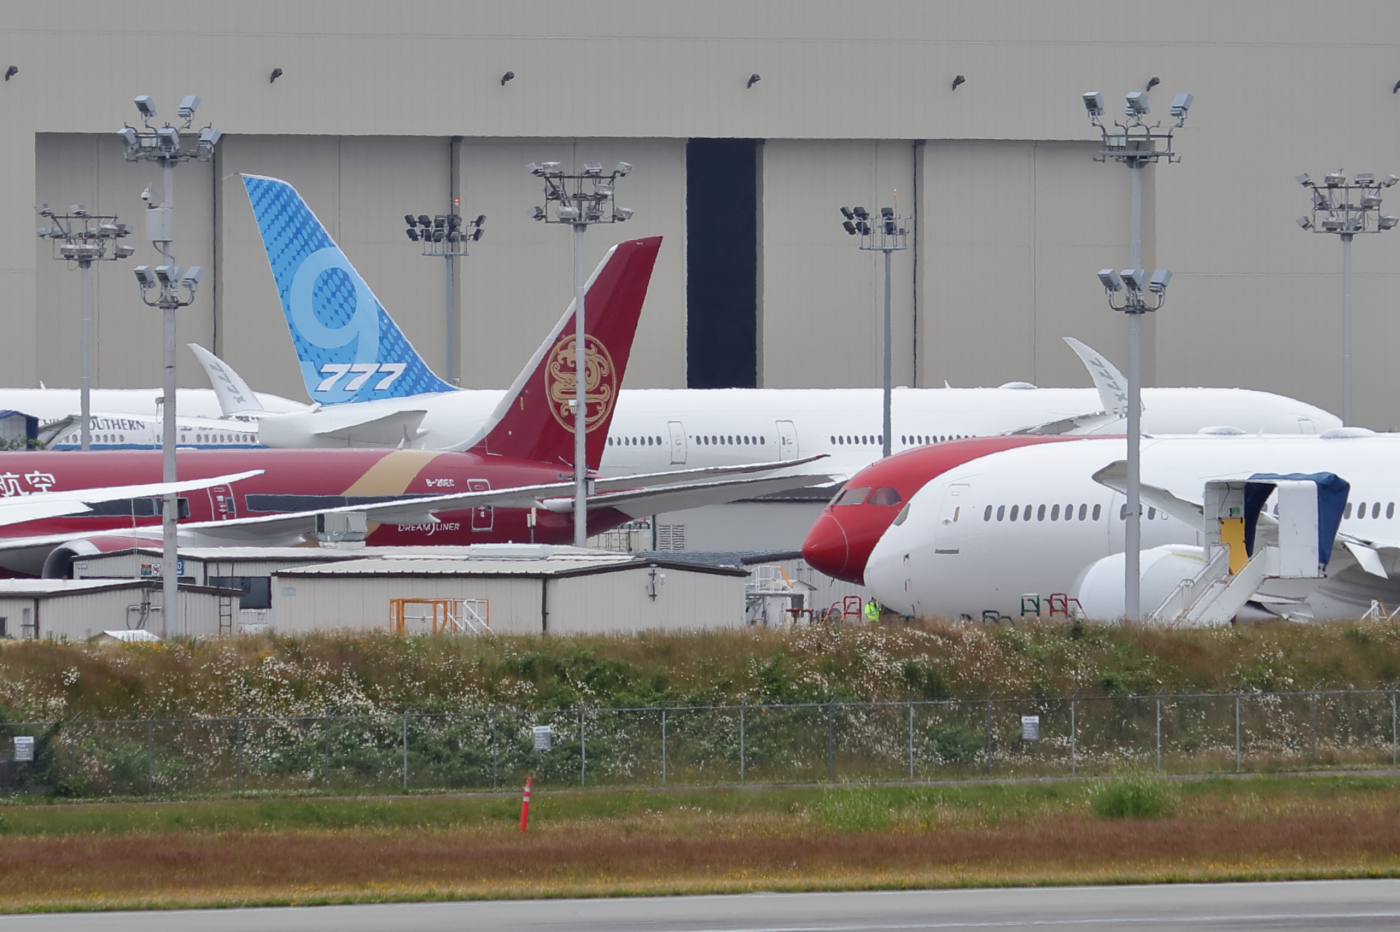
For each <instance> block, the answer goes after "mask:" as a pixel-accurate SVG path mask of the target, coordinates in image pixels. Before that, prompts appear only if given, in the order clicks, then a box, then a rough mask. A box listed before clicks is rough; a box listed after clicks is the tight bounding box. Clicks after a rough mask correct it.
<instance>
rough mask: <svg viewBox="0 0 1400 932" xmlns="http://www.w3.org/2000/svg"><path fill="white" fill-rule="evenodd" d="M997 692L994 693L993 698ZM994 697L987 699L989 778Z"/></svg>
mask: <svg viewBox="0 0 1400 932" xmlns="http://www.w3.org/2000/svg"><path fill="white" fill-rule="evenodd" d="M995 695H996V690H993V691H992V696H995ZM992 696H988V697H987V776H991V775H992Z"/></svg>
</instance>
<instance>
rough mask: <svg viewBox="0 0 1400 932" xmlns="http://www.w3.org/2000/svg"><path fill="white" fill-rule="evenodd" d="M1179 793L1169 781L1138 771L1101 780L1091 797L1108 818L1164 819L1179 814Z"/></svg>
mask: <svg viewBox="0 0 1400 932" xmlns="http://www.w3.org/2000/svg"><path fill="white" fill-rule="evenodd" d="M1177 796H1178V793H1177V789H1176V787H1174V786H1172V785H1171V784H1169V783H1167V782H1166V781H1164V780H1160V779H1155V778H1153V777H1149V776H1147V775H1146V774H1140V773H1138V774H1128V775H1126V776H1122V777H1117V778H1115V779H1112V780H1105V781H1103V782H1102V783H1099V784H1098V785H1096V786H1094V787H1093V788H1092V789H1091V790H1090V796H1089V799H1090V802H1091V803H1092V805H1093V807H1094V812H1095V814H1097V815H1099V816H1101V817H1102V818H1105V819H1161V818H1166V817H1168V816H1172V815H1175V814H1176V802H1177Z"/></svg>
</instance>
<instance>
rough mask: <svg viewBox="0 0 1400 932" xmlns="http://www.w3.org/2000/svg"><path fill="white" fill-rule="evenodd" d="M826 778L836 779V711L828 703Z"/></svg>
mask: <svg viewBox="0 0 1400 932" xmlns="http://www.w3.org/2000/svg"><path fill="white" fill-rule="evenodd" d="M826 778H827V779H828V780H831V781H833V782H834V781H835V780H836V711H835V708H834V707H833V706H832V704H831V703H829V702H828V703H827V704H826Z"/></svg>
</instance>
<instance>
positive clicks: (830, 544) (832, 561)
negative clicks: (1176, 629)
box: [802, 511, 869, 583]
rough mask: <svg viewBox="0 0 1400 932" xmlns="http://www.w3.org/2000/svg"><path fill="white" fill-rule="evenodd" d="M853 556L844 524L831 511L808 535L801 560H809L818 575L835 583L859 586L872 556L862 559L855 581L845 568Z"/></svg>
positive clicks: (803, 543)
mask: <svg viewBox="0 0 1400 932" xmlns="http://www.w3.org/2000/svg"><path fill="white" fill-rule="evenodd" d="M850 556H851V548H850V544H849V542H848V541H847V540H846V529H845V528H843V527H842V526H841V522H840V521H838V520H837V519H836V516H835V515H833V514H832V513H831V512H830V511H827V512H824V513H823V514H822V515H821V517H819V518H817V520H816V523H815V524H813V525H812V528H811V530H809V531H808V532H807V537H806V539H805V540H803V541H802V559H804V560H806V561H807V562H808V564H810V565H811V566H812V567H814V568H815V569H816V570H817V571H818V572H821V573H825V574H826V575H828V576H831V577H834V578H835V579H844V580H846V581H847V582H853V583H860V582H861V578H860V576H861V571H862V570H864V569H865V559H864V557H865V556H869V552H868V551H867V553H866V554H864V555H863V556H862V558H861V560H860V565H859V566H858V567H857V568H856V571H855V573H854V578H852V577H851V576H848V575H847V574H846V564H847V563H848V561H849V560H850Z"/></svg>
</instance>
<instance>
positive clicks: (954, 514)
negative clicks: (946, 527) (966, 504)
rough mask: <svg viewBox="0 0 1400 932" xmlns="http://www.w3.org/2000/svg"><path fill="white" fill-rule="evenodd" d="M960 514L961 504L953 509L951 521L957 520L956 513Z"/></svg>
mask: <svg viewBox="0 0 1400 932" xmlns="http://www.w3.org/2000/svg"><path fill="white" fill-rule="evenodd" d="M960 514H962V506H961V505H959V506H958V507H956V508H954V509H953V521H954V522H956V521H957V520H958V515H960Z"/></svg>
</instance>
